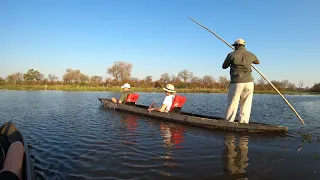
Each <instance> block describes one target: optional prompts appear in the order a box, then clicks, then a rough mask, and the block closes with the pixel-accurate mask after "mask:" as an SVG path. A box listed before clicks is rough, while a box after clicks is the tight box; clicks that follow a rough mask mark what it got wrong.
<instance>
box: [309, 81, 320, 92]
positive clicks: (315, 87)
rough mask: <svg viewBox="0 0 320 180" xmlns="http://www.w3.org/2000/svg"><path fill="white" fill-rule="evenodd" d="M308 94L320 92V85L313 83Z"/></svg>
mask: <svg viewBox="0 0 320 180" xmlns="http://www.w3.org/2000/svg"><path fill="white" fill-rule="evenodd" d="M309 91H310V92H320V83H315V84H314V85H313V86H312V87H311V88H310V89H309Z"/></svg>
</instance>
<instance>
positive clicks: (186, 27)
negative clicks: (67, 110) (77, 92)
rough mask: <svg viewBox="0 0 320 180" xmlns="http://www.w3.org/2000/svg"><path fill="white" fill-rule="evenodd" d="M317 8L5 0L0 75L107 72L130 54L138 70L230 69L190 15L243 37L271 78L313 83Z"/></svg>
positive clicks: (228, 35) (201, 0)
mask: <svg viewBox="0 0 320 180" xmlns="http://www.w3.org/2000/svg"><path fill="white" fill-rule="evenodd" d="M319 8H320V1H317V0H304V1H302V0H300V1H292V0H291V1H289V0H269V1H254V0H242V1H239V0H237V1H234V0H229V1H213V0H192V1H191V0H190V1H188V0H153V1H151V0H135V1H134V0H92V1H89V0H87V1H82V0H68V1H65V0H55V1H53V0H52V1H34V0H31V1H22V0H21V1H17V0H10V1H9V0H3V1H0V64H1V65H0V76H1V77H5V76H7V75H9V74H12V73H14V72H27V70H28V69H29V68H34V69H38V70H39V71H40V72H42V73H43V74H44V75H45V76H47V75H48V74H50V73H51V74H55V75H57V76H59V77H61V76H62V75H63V73H64V72H65V70H66V69H67V68H72V69H79V70H81V71H82V72H83V73H85V74H87V75H90V76H91V75H99V76H104V77H105V76H106V75H107V74H106V70H107V68H108V67H110V66H111V65H112V63H113V62H114V61H126V62H130V63H132V64H133V71H132V76H133V77H138V78H144V77H146V76H148V75H151V76H153V78H154V79H158V78H159V77H160V74H162V73H165V72H167V73H169V74H177V73H178V72H179V71H181V70H183V69H187V70H189V71H191V72H193V73H194V75H196V76H200V77H202V76H203V75H212V76H214V77H215V78H216V79H217V78H218V77H219V76H227V77H229V71H228V70H223V69H222V68H221V65H222V63H223V61H224V59H225V57H226V55H227V54H228V53H229V52H230V51H231V49H230V48H229V47H228V46H226V45H225V44H223V43H222V42H221V41H220V40H218V39H217V38H216V37H214V36H213V35H212V34H210V33H209V32H207V31H206V30H204V29H203V28H201V27H200V26H198V25H196V24H195V23H193V22H192V21H191V20H189V19H188V16H191V17H193V18H194V19H196V20H197V21H199V22H200V23H202V24H204V25H205V26H207V27H208V28H210V29H211V30H213V31H214V32H216V33H217V34H218V35H220V36H221V37H222V38H224V39H225V40H226V41H228V42H229V43H232V42H233V41H234V40H235V39H237V38H243V39H245V40H246V42H247V49H248V50H249V51H251V52H253V53H255V54H256V55H257V57H258V58H259V59H260V62H261V64H260V65H258V66H257V67H258V69H259V70H260V71H261V72H263V73H264V74H265V75H266V76H267V77H268V78H269V79H270V80H284V79H287V80H289V81H291V82H294V83H298V82H299V81H300V80H303V81H304V83H305V85H307V86H312V85H313V83H314V82H320V75H319V73H316V72H317V71H319V67H320V61H319V59H318V56H319V55H318V53H317V50H318V43H319V42H320V36H319V32H320V11H318V9H319ZM316 74H318V75H316ZM253 75H254V77H255V79H259V78H260V76H259V75H258V74H257V73H256V72H254V73H253Z"/></svg>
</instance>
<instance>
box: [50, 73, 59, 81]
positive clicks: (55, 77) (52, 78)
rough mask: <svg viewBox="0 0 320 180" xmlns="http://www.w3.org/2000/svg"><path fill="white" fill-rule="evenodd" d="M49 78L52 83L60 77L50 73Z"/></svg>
mask: <svg viewBox="0 0 320 180" xmlns="http://www.w3.org/2000/svg"><path fill="white" fill-rule="evenodd" d="M48 80H49V81H50V82H51V83H54V82H55V81H56V80H58V77H57V76H56V75H54V74H49V75H48Z"/></svg>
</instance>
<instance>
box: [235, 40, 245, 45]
mask: <svg viewBox="0 0 320 180" xmlns="http://www.w3.org/2000/svg"><path fill="white" fill-rule="evenodd" d="M235 45H244V46H245V45H246V41H244V40H243V39H237V40H236V41H235V42H234V43H233V44H232V46H235Z"/></svg>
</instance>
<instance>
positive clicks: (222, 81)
mask: <svg viewBox="0 0 320 180" xmlns="http://www.w3.org/2000/svg"><path fill="white" fill-rule="evenodd" d="M219 83H220V85H221V86H222V88H227V87H228V86H229V84H230V81H229V80H228V78H227V77H226V76H220V77H219Z"/></svg>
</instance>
